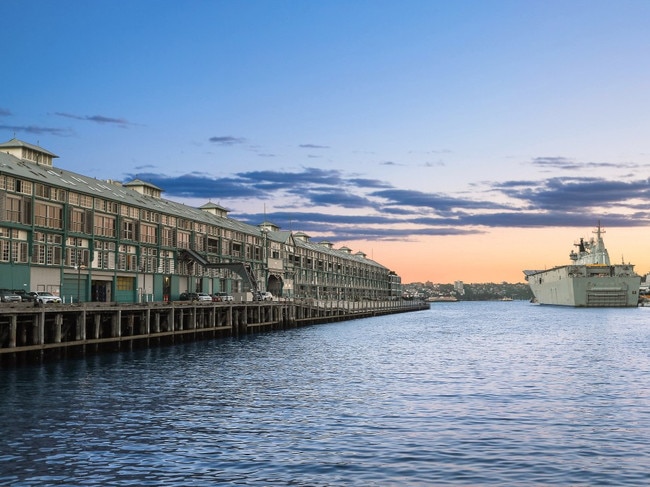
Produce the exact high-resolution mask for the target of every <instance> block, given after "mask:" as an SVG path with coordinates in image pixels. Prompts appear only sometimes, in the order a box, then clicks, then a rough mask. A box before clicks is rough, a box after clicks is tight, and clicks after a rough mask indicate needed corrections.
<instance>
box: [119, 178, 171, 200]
mask: <svg viewBox="0 0 650 487" xmlns="http://www.w3.org/2000/svg"><path fill="white" fill-rule="evenodd" d="M124 187H125V188H129V189H132V190H134V191H137V192H138V193H140V194H143V195H145V196H151V197H152V198H160V196H161V195H162V189H160V188H159V187H158V186H156V185H155V184H151V183H147V182H144V181H141V180H140V179H134V180H133V181H131V182H128V183H125V184H124Z"/></svg>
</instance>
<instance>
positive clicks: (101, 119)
mask: <svg viewBox="0 0 650 487" xmlns="http://www.w3.org/2000/svg"><path fill="white" fill-rule="evenodd" d="M54 114H55V115H57V116H59V117H65V118H72V119H74V120H83V121H86V122H95V123H99V124H114V125H120V126H122V127H127V126H129V125H133V124H132V123H131V122H129V121H128V120H126V119H124V118H114V117H106V116H104V115H83V116H82V115H73V114H71V113H64V112H54Z"/></svg>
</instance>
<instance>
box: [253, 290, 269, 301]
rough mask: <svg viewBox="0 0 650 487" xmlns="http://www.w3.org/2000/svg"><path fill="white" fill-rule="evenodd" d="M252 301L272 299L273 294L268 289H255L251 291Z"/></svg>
mask: <svg viewBox="0 0 650 487" xmlns="http://www.w3.org/2000/svg"><path fill="white" fill-rule="evenodd" d="M253 301H273V294H271V293H270V292H268V291H266V292H262V291H255V292H254V293H253Z"/></svg>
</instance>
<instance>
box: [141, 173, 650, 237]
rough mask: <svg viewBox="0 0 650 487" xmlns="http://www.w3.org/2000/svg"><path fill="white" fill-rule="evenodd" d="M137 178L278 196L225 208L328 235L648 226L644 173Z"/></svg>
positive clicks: (215, 194)
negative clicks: (460, 178)
mask: <svg viewBox="0 0 650 487" xmlns="http://www.w3.org/2000/svg"><path fill="white" fill-rule="evenodd" d="M135 177H137V178H140V179H143V180H145V181H149V182H151V183H153V184H155V185H156V186H158V187H161V188H163V189H164V190H165V196H166V197H172V198H173V197H179V198H192V199H197V198H198V199H203V200H206V201H209V200H218V201H221V202H222V204H226V205H228V206H230V207H231V208H236V207H237V205H238V203H237V201H241V200H242V199H252V198H254V199H256V200H265V201H273V200H274V201H284V202H287V203H285V204H284V207H283V208H280V209H279V210H278V211H276V212H268V213H265V214H259V213H246V212H239V213H236V212H235V211H234V210H233V211H232V212H231V216H232V217H233V218H235V219H238V220H241V221H244V222H247V223H250V224H252V225H257V224H259V223H260V222H261V221H263V220H264V219H267V220H270V221H272V222H274V223H276V224H277V225H279V226H281V227H282V228H285V229H289V228H291V229H294V230H302V231H305V232H307V233H310V234H311V233H314V234H316V235H318V236H319V238H328V239H331V240H334V241H336V240H338V241H341V240H347V241H349V240H355V239H359V240H361V239H375V240H396V239H401V240H408V239H413V238H417V237H418V236H423V235H465V234H472V233H480V232H484V231H485V229H486V228H533V227H548V226H558V227H562V226H565V227H576V226H580V227H581V226H584V225H585V222H586V221H597V220H599V219H603V223H604V224H606V225H608V226H643V225H648V224H650V180H648V179H637V180H634V181H628V182H623V181H610V180H606V179H603V178H594V177H584V178H580V177H565V178H559V177H553V178H549V179H545V180H539V181H536V180H511V181H504V182H498V183H484V185H485V186H486V187H487V191H483V192H482V193H480V192H478V191H473V192H472V193H470V194H469V195H467V196H464V195H452V194H445V193H434V192H424V191H414V190H408V189H400V188H395V187H393V186H392V185H391V184H390V183H388V182H386V181H381V180H376V179H371V178H360V177H357V175H351V174H347V173H345V172H343V171H339V170H334V169H321V168H313V167H305V168H302V169H300V170H297V171H281V170H264V171H245V172H239V173H236V174H233V175H230V176H228V177H214V176H211V175H208V174H205V173H199V172H196V173H189V174H184V175H181V176H168V175H164V174H156V173H138V174H135V175H133V176H132V178H135ZM479 194H492V195H493V196H494V197H493V198H490V199H486V198H485V197H477V195H479ZM228 200H231V202H232V203H230V204H228ZM274 206H275V207H276V208H278V205H277V204H274Z"/></svg>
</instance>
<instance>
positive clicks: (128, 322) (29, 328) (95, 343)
mask: <svg viewBox="0 0 650 487" xmlns="http://www.w3.org/2000/svg"><path fill="white" fill-rule="evenodd" d="M428 307H429V304H428V303H424V302H421V301H322V300H301V301H264V302H254V303H232V302H230V303H201V302H191V303H190V302H186V301H180V302H178V301H174V302H168V303H163V302H149V303H139V304H124V303H81V304H50V305H44V306H39V307H35V306H34V305H33V303H15V304H12V303H2V305H0V364H5V363H17V362H20V363H23V362H39V361H42V360H44V359H46V358H55V359H56V358H60V357H65V356H68V355H83V354H86V353H97V352H101V351H116V350H120V349H122V348H127V349H129V348H132V347H152V346H159V345H163V344H168V343H174V342H183V341H192V340H203V339H209V338H223V337H230V336H239V335H244V334H248V333H258V332H266V331H273V330H281V329H287V328H293V327H299V326H307V325H311V324H317V323H328V322H334V321H345V320H352V319H357V318H364V317H370V316H379V315H385V314H393V313H402V312H409V311H418V310H422V309H428Z"/></svg>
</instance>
